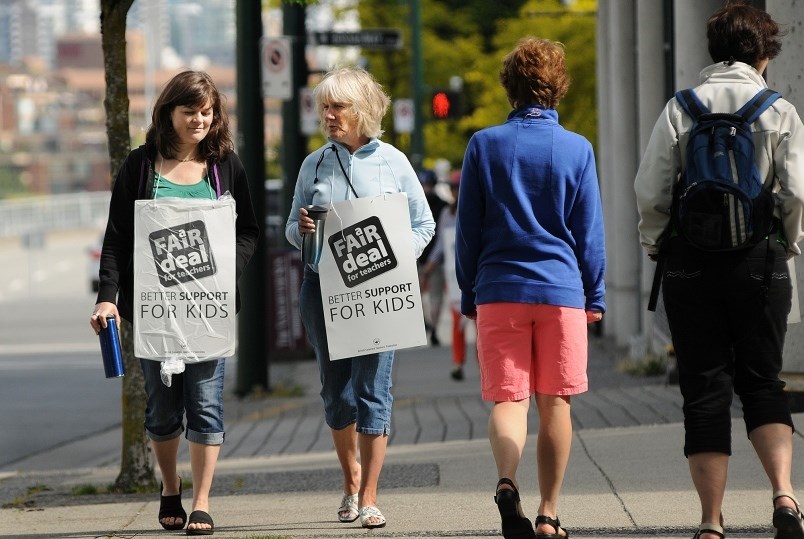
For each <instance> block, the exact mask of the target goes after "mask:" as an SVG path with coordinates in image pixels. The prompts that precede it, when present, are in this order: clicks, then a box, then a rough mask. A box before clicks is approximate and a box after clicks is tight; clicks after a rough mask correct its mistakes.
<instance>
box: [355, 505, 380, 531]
mask: <svg viewBox="0 0 804 539" xmlns="http://www.w3.org/2000/svg"><path fill="white" fill-rule="evenodd" d="M369 519H374V522H369ZM360 525H361V526H363V527H364V528H382V527H383V526H385V517H384V516H382V513H380V510H379V509H377V508H376V507H374V506H373V505H367V506H365V507H361V508H360Z"/></svg>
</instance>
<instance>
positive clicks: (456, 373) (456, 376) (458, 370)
mask: <svg viewBox="0 0 804 539" xmlns="http://www.w3.org/2000/svg"><path fill="white" fill-rule="evenodd" d="M449 376H450V378H452V379H453V380H455V381H457V382H460V381H462V380H463V367H455V368H454V369H453V370H452V372H451V373H449Z"/></svg>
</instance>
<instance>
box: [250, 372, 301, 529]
mask: <svg viewBox="0 0 804 539" xmlns="http://www.w3.org/2000/svg"><path fill="white" fill-rule="evenodd" d="M269 394H270V396H271V397H285V398H287V397H303V396H304V388H303V387H302V386H301V385H299V384H294V383H288V382H279V383H276V384H274V385H273V386H272V387H271V390H270V392H269ZM260 539H261V538H260Z"/></svg>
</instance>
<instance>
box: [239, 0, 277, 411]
mask: <svg viewBox="0 0 804 539" xmlns="http://www.w3.org/2000/svg"><path fill="white" fill-rule="evenodd" d="M261 11H262V7H261V5H260V2H254V1H253V0H237V4H236V17H237V131H238V132H237V149H238V155H239V156H240V160H241V161H242V162H243V166H244V167H245V169H246V174H247V175H248V181H249V190H250V191H251V201H252V204H253V205H254V213H256V215H257V222H258V223H260V227H261V229H262V230H263V233H262V234H261V235H260V241H259V243H258V244H257V251H256V252H255V253H254V256H253V257H252V258H251V262H249V264H248V265H247V266H246V269H245V271H244V272H243V275H242V276H241V277H240V290H241V294H240V299H241V307H240V313H239V316H238V350H237V388H236V390H235V392H236V393H237V394H238V395H240V396H243V395H247V394H249V393H251V392H252V391H253V390H255V389H257V388H261V389H265V390H267V389H268V387H270V386H269V380H268V361H269V358H268V340H267V335H268V334H269V332H268V331H266V329H267V328H266V311H267V309H266V286H265V276H266V270H265V268H266V256H267V255H266V247H265V245H266V238H265V233H264V231H265V140H264V138H265V134H264V114H265V112H264V110H263V101H262V81H261V80H260V65H261V63H260V38H261V37H262V16H261Z"/></svg>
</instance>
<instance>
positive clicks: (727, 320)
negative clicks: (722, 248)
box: [662, 238, 793, 456]
mask: <svg viewBox="0 0 804 539" xmlns="http://www.w3.org/2000/svg"><path fill="white" fill-rule="evenodd" d="M670 242H671V243H670V248H669V254H668V260H667V266H666V269H665V273H664V280H663V284H662V287H663V299H664V305H665V310H666V312H667V318H668V321H669V325H670V333H671V335H672V338H673V347H674V348H675V353H676V357H677V360H678V373H679V388H680V389H681V394H682V396H683V397H684V429H685V443H684V454H685V455H687V456H689V455H691V454H695V453H702V452H717V453H725V454H727V455H730V454H731V413H730V408H731V403H732V398H733V393H736V394H737V395H738V396H739V397H740V401H741V402H742V406H743V419H744V421H745V426H746V430H747V432H748V434H749V435H750V433H751V431H753V430H754V429H755V428H757V427H761V426H763V425H767V424H771V423H782V424H785V425H789V426H790V427H791V428H792V427H793V420H792V418H791V415H790V410H789V406H788V403H787V397H786V396H785V394H784V391H783V389H784V382H782V381H781V380H780V379H779V373H780V372H781V369H782V349H783V347H784V339H785V333H786V331H787V315H788V313H789V312H790V306H791V290H792V285H791V283H790V276H789V273H788V268H787V257H786V250H785V248H784V247H783V246H782V245H780V244H779V243H778V242H777V241H775V240H774V239H771V240H765V241H763V242H761V243H759V244H758V245H756V246H754V247H753V248H751V249H750V250H748V251H743V252H737V253H704V252H701V251H698V250H696V249H694V248H692V247H689V246H688V245H687V244H685V243H684V242H683V241H682V240H680V239H678V238H672V239H671V240H670ZM768 249H770V252H769V251H768ZM768 255H770V257H769V258H767V260H766V256H768ZM767 263H769V264H767ZM766 268H767V270H770V273H767V271H766ZM766 284H769V286H767V289H766Z"/></svg>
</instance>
